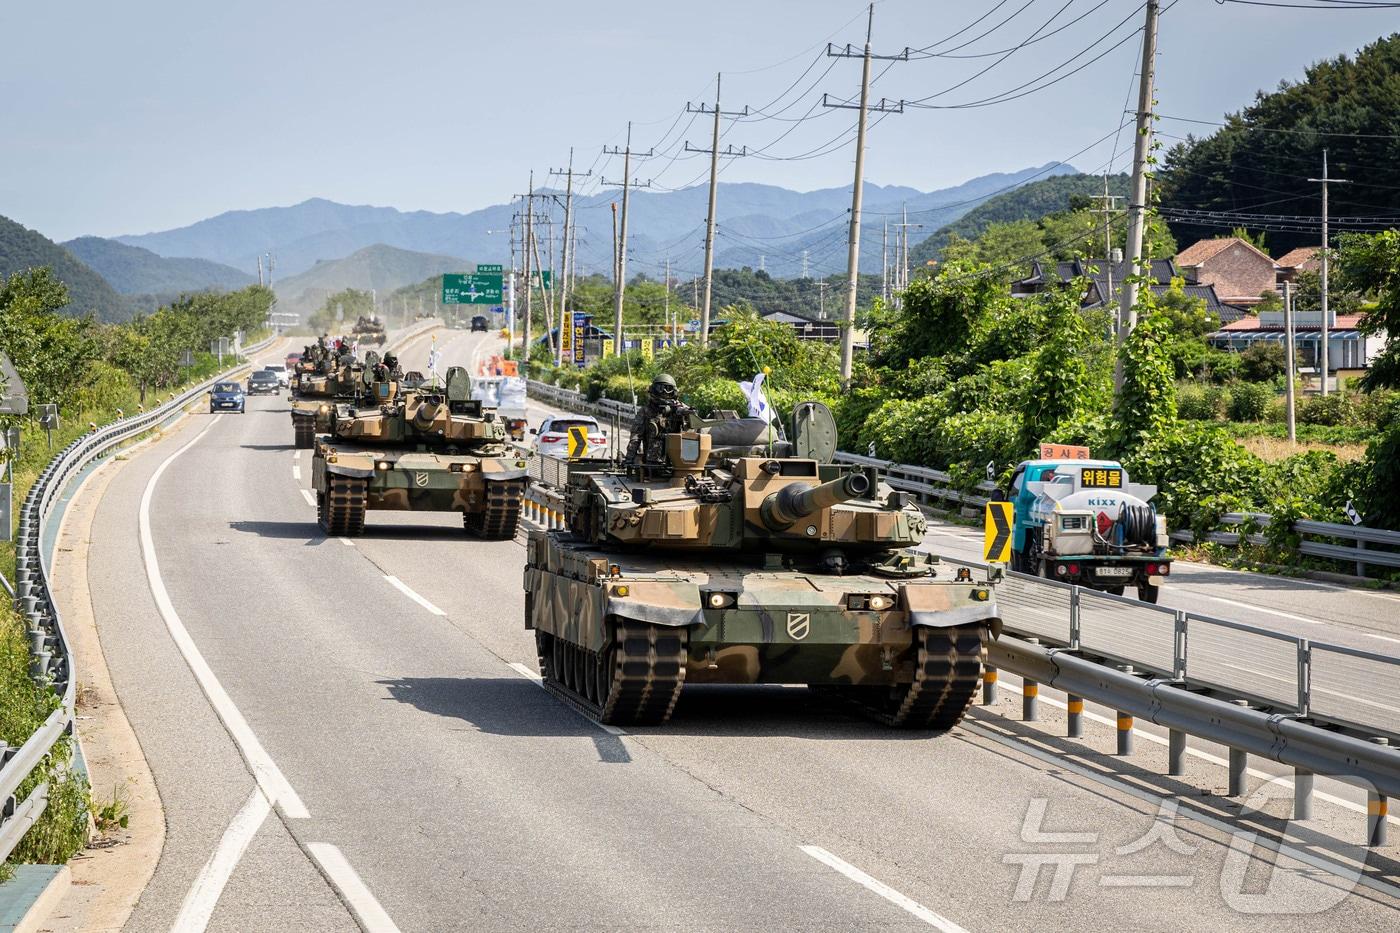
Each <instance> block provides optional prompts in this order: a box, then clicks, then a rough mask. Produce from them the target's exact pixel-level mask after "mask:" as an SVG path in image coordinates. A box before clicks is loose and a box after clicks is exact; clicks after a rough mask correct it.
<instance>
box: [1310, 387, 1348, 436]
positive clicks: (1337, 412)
mask: <svg viewBox="0 0 1400 933" xmlns="http://www.w3.org/2000/svg"><path fill="white" fill-rule="evenodd" d="M1355 414H1356V406H1355V405H1354V404H1353V403H1352V400H1351V399H1350V398H1349V397H1347V396H1345V395H1343V394H1342V393H1340V392H1335V393H1333V394H1331V395H1317V396H1314V397H1312V398H1309V399H1304V400H1303V401H1302V402H1301V403H1300V404H1299V405H1298V420H1299V421H1301V422H1302V423H1303V424H1321V425H1326V426H1327V427H1334V428H1335V427H1339V426H1341V425H1344V424H1350V423H1351V422H1352V420H1353V419H1354V417H1355Z"/></svg>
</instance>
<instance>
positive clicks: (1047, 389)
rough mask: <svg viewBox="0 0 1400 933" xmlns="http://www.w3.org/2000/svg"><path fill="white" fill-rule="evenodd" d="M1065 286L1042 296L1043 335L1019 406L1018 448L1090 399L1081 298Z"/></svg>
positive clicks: (1034, 441)
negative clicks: (1043, 297)
mask: <svg viewBox="0 0 1400 933" xmlns="http://www.w3.org/2000/svg"><path fill="white" fill-rule="evenodd" d="M1074 294H1076V293H1072V292H1069V291H1066V290H1059V291H1055V292H1051V293H1050V294H1049V295H1048V296H1046V298H1045V299H1044V300H1043V306H1044V320H1045V331H1046V336H1045V337H1044V339H1042V340H1041V341H1040V348H1039V349H1038V350H1036V352H1035V357H1034V362H1033V363H1032V369H1033V374H1032V376H1031V381H1030V385H1029V387H1028V390H1027V392H1026V398H1025V403H1024V405H1023V406H1022V408H1021V432H1020V435H1019V441H1020V445H1021V449H1022V450H1023V451H1024V450H1030V449H1032V448H1033V447H1034V446H1035V445H1036V444H1037V443H1038V442H1039V441H1041V440H1044V439H1046V438H1048V437H1050V435H1051V434H1052V433H1053V432H1054V430H1055V429H1056V428H1058V427H1059V426H1060V425H1061V424H1062V423H1064V422H1066V421H1069V420H1070V419H1072V418H1074V417H1075V416H1076V415H1077V414H1078V413H1079V412H1080V410H1081V406H1082V405H1084V403H1085V402H1086V401H1087V400H1088V391H1087V390H1088V386H1089V367H1088V365H1087V364H1086V362H1085V357H1086V353H1085V349H1086V346H1087V344H1088V342H1089V329H1088V327H1087V326H1086V325H1085V323H1084V317H1083V315H1081V314H1080V313H1079V302H1078V301H1076V300H1075V298H1074Z"/></svg>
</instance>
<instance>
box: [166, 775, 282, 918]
mask: <svg viewBox="0 0 1400 933" xmlns="http://www.w3.org/2000/svg"><path fill="white" fill-rule="evenodd" d="M271 812H272V804H270V803H268V802H267V795H265V794H264V793H263V792H262V788H261V787H254V788H253V794H252V796H250V797H249V798H248V802H247V803H245V804H243V808H242V809H241V810H239V811H238V813H237V814H236V815H235V816H234V818H233V822H232V823H229V824H228V829H225V830H224V835H223V838H222V839H220V840H219V845H218V848H216V849H215V850H214V854H213V855H211V856H209V861H207V862H205V863H204V867H203V868H201V869H200V870H199V875H198V876H196V877H195V879H194V884H193V885H191V886H190V890H189V893H188V894H186V895H185V900H184V903H182V904H181V905H180V912H179V913H178V914H177V915H176V916H175V922H174V923H172V924H171V925H170V929H171V933H200V931H202V930H203V929H204V928H205V927H207V926H208V925H209V918H210V917H212V916H213V915H214V907H215V906H216V905H217V904H218V903H219V897H220V896H221V895H222V894H223V893H224V885H226V884H228V879H229V878H230V877H232V876H233V870H234V869H235V868H236V867H238V861H239V859H241V858H243V853H244V852H246V851H247V850H248V845H249V844H250V843H251V842H252V841H253V837H254V836H256V835H257V834H258V830H259V829H261V828H262V824H263V821H264V820H266V819H267V815H268V814H269V813H271Z"/></svg>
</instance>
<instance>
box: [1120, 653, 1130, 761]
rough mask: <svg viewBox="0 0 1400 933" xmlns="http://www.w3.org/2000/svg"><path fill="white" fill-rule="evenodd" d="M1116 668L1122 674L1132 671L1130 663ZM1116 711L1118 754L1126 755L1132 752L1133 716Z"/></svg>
mask: <svg viewBox="0 0 1400 933" xmlns="http://www.w3.org/2000/svg"><path fill="white" fill-rule="evenodd" d="M1118 670H1120V671H1122V672H1123V673H1124V674H1131V673H1133V666H1132V665H1131V664H1120V665H1118ZM1117 713H1118V754H1119V755H1121V756H1123V757H1125V758H1126V757H1127V756H1129V755H1131V754H1132V753H1133V717H1132V716H1130V715H1128V714H1127V713H1125V712H1123V711H1122V710H1117Z"/></svg>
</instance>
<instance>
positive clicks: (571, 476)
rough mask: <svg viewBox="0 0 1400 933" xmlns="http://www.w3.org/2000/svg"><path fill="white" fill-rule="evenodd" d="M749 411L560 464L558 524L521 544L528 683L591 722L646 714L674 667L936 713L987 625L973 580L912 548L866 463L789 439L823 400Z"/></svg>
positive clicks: (902, 722) (904, 716)
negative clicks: (847, 461) (747, 415)
mask: <svg viewBox="0 0 1400 933" xmlns="http://www.w3.org/2000/svg"><path fill="white" fill-rule="evenodd" d="M647 417H648V415H647V410H644V411H643V413H642V414H641V415H639V421H638V425H637V426H635V427H634V429H633V433H634V437H635V436H641V435H646V436H649V437H654V436H656V431H655V430H653V431H652V432H651V433H650V434H647V427H646V424H645V422H646V419H647ZM756 421H757V419H737V418H731V419H725V420H723V421H720V422H704V421H701V420H700V419H698V418H695V417H694V416H693V414H692V415H691V416H690V425H689V426H687V427H684V428H683V429H681V430H676V431H666V432H663V434H662V435H661V436H662V441H663V443H662V444H661V445H659V447H660V448H661V449H664V451H665V454H664V458H656V457H652V458H651V459H650V460H648V459H647V457H646V456H645V454H644V453H642V452H641V451H642V449H643V445H639V448H638V450H637V451H634V452H633V453H632V454H630V455H629V459H628V462H627V463H626V464H625V465H623V466H621V467H611V466H607V465H602V466H600V465H599V464H597V463H596V462H595V463H590V464H583V465H580V466H579V467H577V468H573V469H570V471H569V472H568V480H567V486H566V487H565V488H563V489H562V490H561V492H562V494H563V495H564V498H565V512H566V515H567V519H568V527H567V528H566V529H561V530H556V531H549V532H543V531H535V532H531V535H530V541H529V548H528V554H527V564H526V573H525V590H526V597H525V613H526V626H527V627H528V628H533V629H534V630H535V637H536V643H537V647H538V650H539V656H540V670H541V674H542V675H543V678H544V682H545V685H546V687H547V688H548V689H550V690H551V692H553V693H555V694H556V695H558V696H561V697H563V698H565V699H567V700H568V701H569V702H570V703H572V704H573V705H575V706H576V707H578V708H580V709H582V710H583V711H585V712H587V713H589V714H590V715H592V716H594V717H595V718H597V719H599V720H601V721H603V722H609V723H657V722H662V721H664V720H665V719H666V718H667V717H668V716H669V715H670V714H671V711H672V709H673V707H674V705H675V703H676V699H677V697H678V696H679V694H680V691H681V687H682V685H683V684H684V683H687V682H689V683H730V684H754V683H782V684H808V685H811V686H813V687H818V688H821V689H823V690H826V691H830V692H832V693H834V694H836V695H838V696H839V697H841V698H843V699H846V700H849V701H850V702H852V703H854V704H855V705H856V706H858V707H859V708H860V709H861V710H862V711H863V712H864V713H865V714H867V715H869V716H871V717H873V718H875V719H877V720H879V721H881V722H884V723H886V724H889V725H891V726H901V727H910V728H919V729H929V730H934V731H944V730H947V729H949V728H951V727H952V726H953V725H955V724H956V723H957V722H958V721H959V720H960V719H961V718H962V716H963V713H964V712H965V711H966V709H967V707H968V704H969V703H970V702H971V700H972V698H973V696H974V694H975V693H976V690H977V688H978V685H979V683H980V679H981V669H982V659H983V654H984V645H985V641H986V639H987V638H988V637H991V636H992V635H994V634H996V633H999V631H1000V620H999V619H998V618H997V612H996V603H995V600H994V597H993V592H992V586H991V585H990V583H989V582H988V581H987V580H986V579H985V577H984V578H983V579H981V580H976V579H974V577H973V573H972V569H971V568H968V567H958V566H956V565H953V566H950V565H947V564H942V563H939V562H938V561H937V559H936V558H933V557H931V556H930V555H927V554H923V553H920V552H917V551H915V550H913V546H914V545H916V544H918V543H919V542H920V541H921V540H922V538H923V535H924V531H925V519H924V516H923V514H922V513H921V512H920V511H919V510H918V509H917V508H916V507H915V506H914V505H913V504H911V502H910V501H909V499H908V497H907V496H906V494H904V493H901V492H897V491H894V490H891V489H890V488H888V487H887V486H885V485H884V484H882V483H880V482H879V481H878V479H877V477H876V476H875V474H874V471H870V470H865V469H863V468H857V467H850V466H843V465H837V464H833V463H830V462H825V461H824V460H822V459H817V458H815V457H810V456H797V455H796V454H797V453H805V452H809V451H813V450H829V449H830V448H831V447H832V446H834V445H833V444H831V443H829V441H830V440H832V439H834V425H833V424H832V421H831V416H830V413H829V412H828V411H827V410H826V409H825V407H824V406H821V405H819V404H817V403H804V405H803V406H799V410H798V411H797V413H796V415H795V417H794V427H793V440H792V441H788V440H787V439H786V438H785V437H783V435H782V433H781V432H779V431H776V430H775V429H774V428H773V427H772V426H770V425H767V424H766V423H764V422H762V421H757V423H755V422H756ZM717 440H719V441H722V442H723V443H718V444H717V443H716V441H717Z"/></svg>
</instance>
